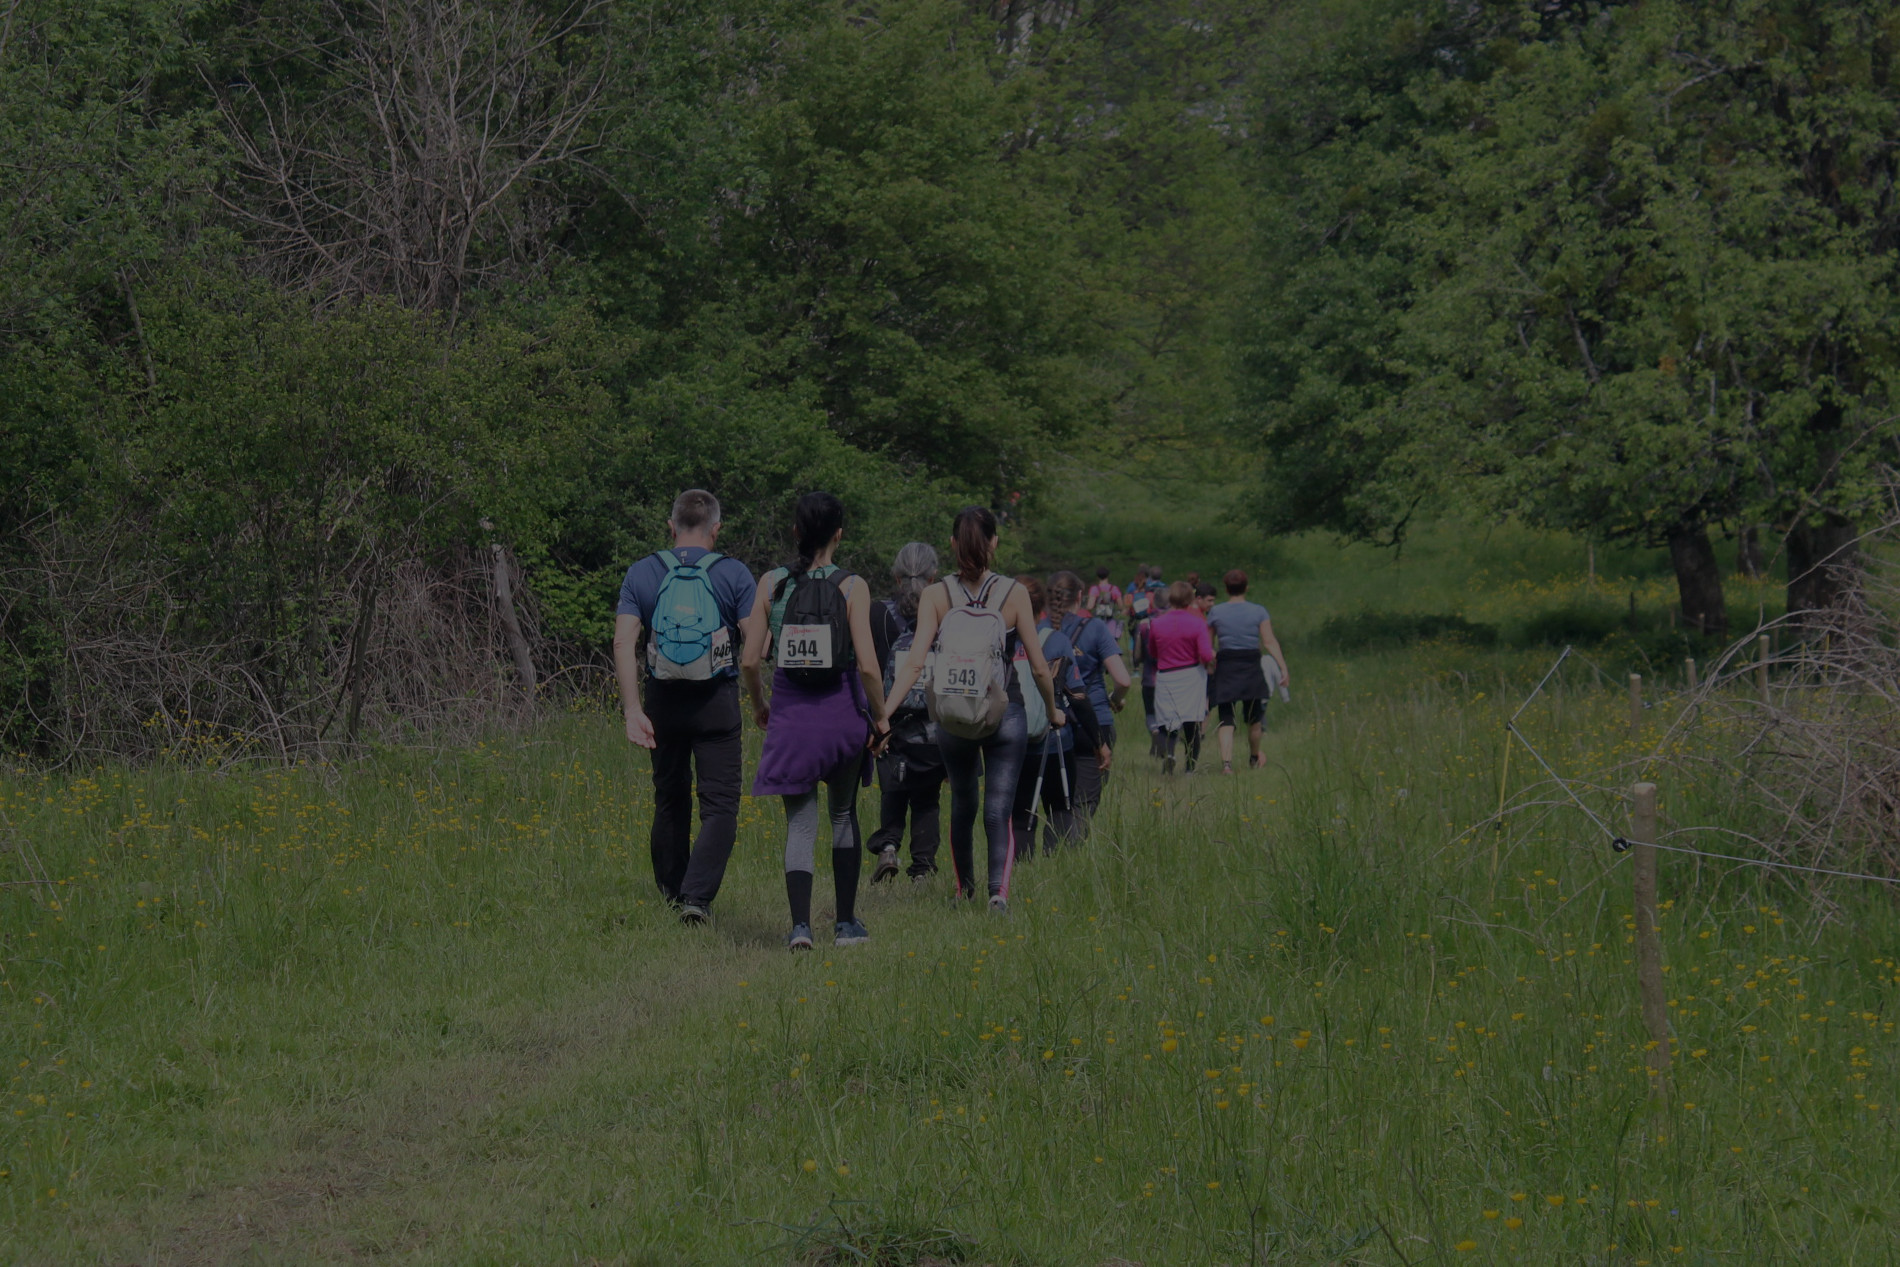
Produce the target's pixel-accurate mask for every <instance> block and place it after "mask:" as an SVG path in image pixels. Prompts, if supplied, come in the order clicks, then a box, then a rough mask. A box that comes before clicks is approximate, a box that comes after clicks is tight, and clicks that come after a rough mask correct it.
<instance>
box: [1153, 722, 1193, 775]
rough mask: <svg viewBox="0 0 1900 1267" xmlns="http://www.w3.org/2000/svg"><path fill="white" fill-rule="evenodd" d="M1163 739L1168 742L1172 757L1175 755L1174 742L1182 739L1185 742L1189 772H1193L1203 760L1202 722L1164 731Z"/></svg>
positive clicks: (1162, 733)
mask: <svg viewBox="0 0 1900 1267" xmlns="http://www.w3.org/2000/svg"><path fill="white" fill-rule="evenodd" d="M1161 737H1162V738H1163V739H1164V740H1166V741H1167V745H1168V751H1167V755H1168V756H1170V757H1172V756H1173V755H1174V741H1175V740H1176V739H1180V740H1182V741H1183V744H1182V746H1183V747H1185V748H1186V749H1187V768H1188V769H1189V770H1192V769H1193V768H1194V767H1195V765H1196V764H1197V763H1198V762H1199V761H1200V759H1201V723H1200V722H1197V721H1191V722H1183V723H1182V724H1181V729H1179V730H1164V731H1162V732H1161Z"/></svg>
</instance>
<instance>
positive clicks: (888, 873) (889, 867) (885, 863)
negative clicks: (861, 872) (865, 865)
mask: <svg viewBox="0 0 1900 1267" xmlns="http://www.w3.org/2000/svg"><path fill="white" fill-rule="evenodd" d="M896 874H897V846H896V845H886V846H885V847H884V848H883V849H881V850H879V851H878V855H877V870H875V871H873V872H871V883H872V884H882V883H883V882H884V881H886V880H888V879H890V878H891V877H892V876H894V875H896Z"/></svg>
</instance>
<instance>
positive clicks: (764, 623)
mask: <svg viewBox="0 0 1900 1267" xmlns="http://www.w3.org/2000/svg"><path fill="white" fill-rule="evenodd" d="M739 633H740V635H741V637H742V638H743V639H744V642H745V646H744V647H743V648H742V649H741V650H740V652H739V677H740V680H741V681H743V682H744V683H745V693H746V694H747V695H749V696H750V697H751V698H752V720H754V721H756V722H757V723H758V724H759V729H761V730H763V729H765V726H766V723H767V722H769V721H771V719H772V710H771V707H770V706H769V705H768V704H767V703H766V702H765V677H764V675H763V674H762V673H760V672H759V665H760V663H761V662H763V661H764V659H765V644H766V642H767V641H769V640H770V639H771V637H772V594H771V590H770V588H769V587H768V586H765V585H761V586H759V589H758V594H757V595H756V596H755V597H754V598H753V600H752V610H751V611H749V612H747V613H746V615H745V619H744V620H742V621H740V622H739Z"/></svg>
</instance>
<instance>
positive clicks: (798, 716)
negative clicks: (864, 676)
mask: <svg viewBox="0 0 1900 1267" xmlns="http://www.w3.org/2000/svg"><path fill="white" fill-rule="evenodd" d="M869 712H870V708H869V705H867V704H866V703H865V700H864V688H863V686H861V685H860V684H859V682H858V675H857V674H856V673H855V672H849V671H848V672H846V673H845V674H844V675H843V678H842V680H841V681H840V682H839V683H838V685H836V686H834V687H831V688H830V689H829V690H823V691H814V690H810V689H808V688H806V687H803V686H800V685H798V684H797V683H796V682H793V681H792V680H791V679H790V678H788V677H786V676H785V670H784V669H775V670H774V671H773V673H772V720H771V721H770V722H769V723H768V724H767V725H766V727H765V747H764V748H763V749H762V750H761V751H760V752H759V769H758V773H757V774H755V775H754V776H753V779H752V795H754V796H796V795H798V794H799V793H801V792H809V791H811V790H812V789H813V788H815V787H817V786H818V784H819V781H820V780H822V779H823V778H824V777H825V776H826V775H827V774H830V773H831V772H832V771H833V770H835V769H837V768H838V765H839V763H840V762H842V761H845V760H846V759H848V758H849V757H851V756H852V755H854V754H856V755H859V756H862V755H863V753H864V750H865V749H864V741H865V740H866V739H868V738H870V735H871V723H870V721H869V720H867V714H868V713H869ZM870 768H871V767H870V763H869V762H865V764H864V774H863V776H862V777H863V780H864V782H866V783H868V782H870Z"/></svg>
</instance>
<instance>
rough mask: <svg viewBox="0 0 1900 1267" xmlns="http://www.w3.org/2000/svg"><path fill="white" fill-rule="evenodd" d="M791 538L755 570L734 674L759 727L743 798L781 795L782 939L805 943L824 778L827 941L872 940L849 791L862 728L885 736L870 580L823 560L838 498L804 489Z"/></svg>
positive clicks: (863, 768) (833, 546)
mask: <svg viewBox="0 0 1900 1267" xmlns="http://www.w3.org/2000/svg"><path fill="white" fill-rule="evenodd" d="M793 534H794V536H795V538H796V540H797V543H798V558H797V559H795V560H794V561H793V562H791V563H789V564H787V565H786V566H784V567H782V568H774V569H773V570H772V571H770V572H768V573H766V575H765V576H764V577H762V578H761V580H760V585H759V590H758V597H757V598H756V599H754V601H753V604H752V611H751V614H749V615H748V616H747V617H746V619H745V629H744V632H745V653H744V658H743V661H742V663H741V665H740V672H741V675H742V676H743V677H744V679H745V686H746V692H747V694H749V695H750V696H751V697H752V715H753V717H754V719H756V720H757V722H758V724H759V726H760V728H761V729H763V730H764V731H765V747H764V749H763V750H762V751H761V752H760V753H759V768H758V773H757V775H756V776H755V777H754V779H753V781H752V795H754V796H779V797H783V798H784V801H785V896H786V898H787V899H788V900H789V902H790V904H791V908H792V931H791V934H790V935H789V936H787V937H786V939H785V944H786V945H787V946H788V947H790V948H791V949H793V950H810V949H811V948H812V936H811V891H812V879H813V872H814V870H815V869H816V860H817V852H818V785H819V784H820V783H822V784H824V785H825V800H826V808H827V810H828V812H829V816H830V819H831V869H832V883H833V885H834V886H835V892H836V896H837V905H838V909H837V912H836V921H837V922H836V924H835V926H834V938H833V940H834V943H835V944H836V945H839V946H855V945H857V944H859V943H860V942H863V941H867V940H869V939H870V936H871V934H870V932H869V930H867V929H866V928H865V927H864V924H863V923H862V922H861V921H860V920H859V919H858V917H857V899H858V872H859V870H860V868H861V867H862V865H863V847H862V844H861V842H860V836H859V831H858V787H859V785H860V783H869V782H870V770H871V763H870V760H869V754H870V750H871V747H872V745H871V738H872V735H873V733H875V734H876V735H877V736H878V741H879V742H880V743H881V742H883V741H884V740H885V739H887V738H888V737H889V735H890V727H889V726H888V725H886V724H885V723H884V722H883V721H882V720H881V718H882V717H883V714H884V689H883V688H884V674H883V671H882V670H881V669H880V668H879V667H878V663H877V651H876V648H875V647H874V645H873V643H872V641H871V590H870V587H869V586H867V585H866V584H865V583H864V581H863V580H862V579H860V578H859V577H856V576H853V575H851V574H849V573H847V572H841V571H839V569H838V567H837V565H836V564H835V563H833V562H832V557H833V556H834V555H835V554H836V553H837V551H838V543H839V542H840V541H841V540H843V538H844V506H843V504H842V503H840V502H839V501H838V499H837V498H836V497H833V496H832V495H831V494H830V493H807V494H805V495H804V496H803V497H801V498H799V499H798V509H797V511H796V512H795V514H794V518H793ZM818 587H823V588H818ZM788 617H789V618H790V619H788ZM768 643H769V645H770V646H771V647H772V648H773V662H774V666H775V667H774V669H773V672H772V699H771V702H770V703H769V704H768V703H767V702H766V699H765V683H764V681H763V678H762V677H761V674H760V667H759V666H760V661H761V659H762V658H763V656H764V653H765V649H766V647H767V645H768ZM847 643H848V644H849V645H848V646H847V645H845V644H847ZM853 669H855V670H856V672H853V671H852V670H853ZM873 719H879V720H876V721H875V723H874V721H873Z"/></svg>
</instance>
